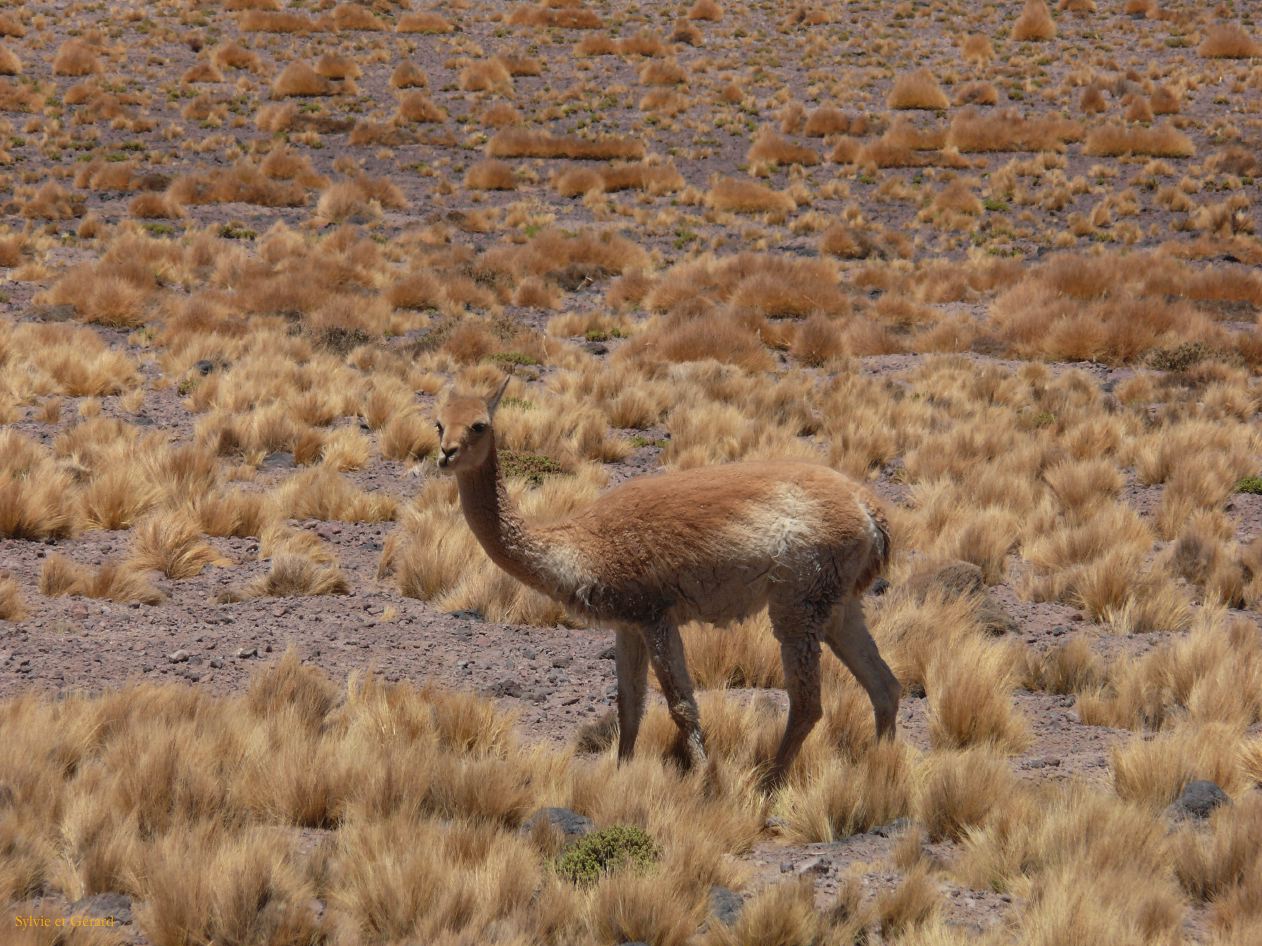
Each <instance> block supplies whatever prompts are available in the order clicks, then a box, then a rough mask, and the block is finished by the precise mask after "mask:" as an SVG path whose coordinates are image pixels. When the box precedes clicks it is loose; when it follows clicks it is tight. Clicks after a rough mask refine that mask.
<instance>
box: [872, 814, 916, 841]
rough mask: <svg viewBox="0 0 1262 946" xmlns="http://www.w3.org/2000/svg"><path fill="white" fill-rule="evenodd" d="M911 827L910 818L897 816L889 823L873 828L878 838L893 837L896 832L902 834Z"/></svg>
mask: <svg viewBox="0 0 1262 946" xmlns="http://www.w3.org/2000/svg"><path fill="white" fill-rule="evenodd" d="M910 827H911V819H910V818H895V819H894V820H893V821H891V822H889V823H888V824H879V825H877V826H876V827H875V828H873V829H872V833H873V834H875V835H876V836H877V837H878V838H892V837H893V836H894V835H896V834H902V833H903V832H904V831H906V830H907V829H908V828H910Z"/></svg>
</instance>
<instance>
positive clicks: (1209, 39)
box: [1196, 23, 1262, 59]
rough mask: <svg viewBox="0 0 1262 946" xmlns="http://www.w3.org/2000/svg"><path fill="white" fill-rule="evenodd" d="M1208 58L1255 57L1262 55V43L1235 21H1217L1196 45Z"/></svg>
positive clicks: (1197, 49) (1200, 53) (1202, 54)
mask: <svg viewBox="0 0 1262 946" xmlns="http://www.w3.org/2000/svg"><path fill="white" fill-rule="evenodd" d="M1196 51H1197V53H1198V54H1199V55H1201V56H1204V57H1205V58H1206V59H1253V58H1256V57H1258V56H1262V43H1259V42H1258V41H1257V40H1255V39H1254V38H1253V37H1252V36H1250V35H1249V34H1248V33H1247V32H1246V31H1245V29H1244V28H1243V27H1242V26H1239V25H1238V24H1235V23H1215V24H1213V25H1211V26H1210V27H1209V28H1207V29H1206V30H1205V38H1204V39H1202V40H1201V44H1200V45H1199V46H1197V47H1196Z"/></svg>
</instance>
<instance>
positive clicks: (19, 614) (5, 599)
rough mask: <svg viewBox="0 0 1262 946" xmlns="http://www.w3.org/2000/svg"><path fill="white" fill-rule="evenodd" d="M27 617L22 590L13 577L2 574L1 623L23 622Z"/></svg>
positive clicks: (0, 575)
mask: <svg viewBox="0 0 1262 946" xmlns="http://www.w3.org/2000/svg"><path fill="white" fill-rule="evenodd" d="M25 617H26V602H25V601H24V600H23V598H22V588H21V587H20V586H19V585H18V583H17V582H16V581H15V580H14V579H13V577H12V576H11V575H8V574H6V573H3V572H0V621H13V622H17V621H21V620H22V619H23V618H25Z"/></svg>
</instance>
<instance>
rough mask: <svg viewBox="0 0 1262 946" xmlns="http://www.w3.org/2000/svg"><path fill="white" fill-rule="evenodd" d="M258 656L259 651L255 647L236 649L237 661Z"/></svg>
mask: <svg viewBox="0 0 1262 946" xmlns="http://www.w3.org/2000/svg"><path fill="white" fill-rule="evenodd" d="M258 655H259V650H258V648H257V647H238V648H237V659H238V660H246V659H248V658H250V657H257V656H258Z"/></svg>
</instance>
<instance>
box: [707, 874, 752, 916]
mask: <svg viewBox="0 0 1262 946" xmlns="http://www.w3.org/2000/svg"><path fill="white" fill-rule="evenodd" d="M744 906H745V901H744V900H742V899H741V895H740V894H738V893H737V892H736V891H735V890H729V889H728V888H727V887H720V886H719V885H718V884H715V885H714V886H713V887H711V888H710V913H711V914H712V915H713V916H714V918H715V919H716V920H718V921H719V922H720V923H722V924H723V925H724V926H731V925H732V924H734V923H735V922H736V921H737V920H739V919H740V916H741V909H742V908H743V907H744Z"/></svg>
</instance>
